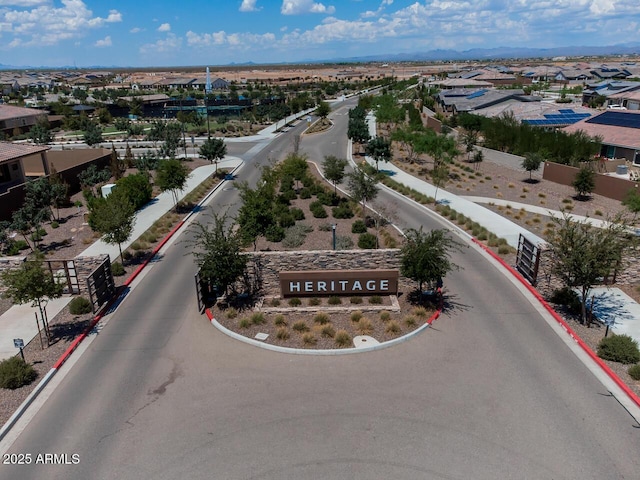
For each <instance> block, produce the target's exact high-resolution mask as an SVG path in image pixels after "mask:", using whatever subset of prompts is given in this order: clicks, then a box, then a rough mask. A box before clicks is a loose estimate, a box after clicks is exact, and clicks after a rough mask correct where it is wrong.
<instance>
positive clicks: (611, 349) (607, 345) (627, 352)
mask: <svg viewBox="0 0 640 480" xmlns="http://www.w3.org/2000/svg"><path fill="white" fill-rule="evenodd" d="M598 356H599V357H600V358H602V359H604V360H611V361H612V362H619V363H624V364H625V365H626V364H630V363H637V362H640V350H638V342H636V341H635V340H634V339H633V338H631V337H630V336H629V335H611V336H610V337H605V338H603V339H602V340H600V343H599V344H598Z"/></svg>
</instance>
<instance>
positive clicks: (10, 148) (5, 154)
mask: <svg viewBox="0 0 640 480" xmlns="http://www.w3.org/2000/svg"><path fill="white" fill-rule="evenodd" d="M47 150H49V147H43V146H41V145H24V144H21V143H11V142H0V163H2V162H6V161H7V160H14V159H16V158H21V157H26V156H28V155H33V154H35V153H40V152H46V151H47Z"/></svg>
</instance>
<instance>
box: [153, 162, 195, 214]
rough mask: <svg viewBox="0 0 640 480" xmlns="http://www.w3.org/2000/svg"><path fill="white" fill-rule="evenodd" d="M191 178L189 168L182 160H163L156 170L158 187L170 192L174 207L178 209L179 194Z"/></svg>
mask: <svg viewBox="0 0 640 480" xmlns="http://www.w3.org/2000/svg"><path fill="white" fill-rule="evenodd" d="M187 178H189V168H187V166H186V165H185V164H184V163H182V162H181V161H180V160H177V159H175V158H171V159H169V160H162V161H161V162H160V163H159V164H158V169H157V170H156V185H157V186H158V187H159V188H160V190H162V191H163V192H166V191H170V192H171V194H172V195H173V202H174V206H175V208H176V209H177V208H178V192H180V191H181V190H183V189H184V187H185V186H186V184H187Z"/></svg>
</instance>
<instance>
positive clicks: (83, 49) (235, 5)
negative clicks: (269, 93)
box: [0, 0, 640, 67]
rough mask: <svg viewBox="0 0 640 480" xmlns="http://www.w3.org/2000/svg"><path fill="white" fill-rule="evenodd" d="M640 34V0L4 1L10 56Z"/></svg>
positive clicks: (63, 61) (104, 57) (396, 49)
mask: <svg viewBox="0 0 640 480" xmlns="http://www.w3.org/2000/svg"><path fill="white" fill-rule="evenodd" d="M633 42H635V43H638V42H640V0H422V1H415V0H183V1H176V0H0V63H1V64H5V65H15V66H22V65H32V66H40V65H46V66H63V65H64V66H70V65H77V66H78V67H83V66H89V65H104V66H111V65H117V66H155V65H157V66H166V65H223V64H227V63H231V62H236V63H242V62H256V63H277V62H291V61H304V60H322V59H330V58H346V57H353V56H363V55H375V54H395V53H407V52H419V51H426V50H432V49H455V50H467V49H470V48H476V47H485V48H491V47H501V46H509V47H515V46H531V47H540V48H547V47H559V46H572V45H589V46H591V45H596V46H604V45H614V44H618V43H633Z"/></svg>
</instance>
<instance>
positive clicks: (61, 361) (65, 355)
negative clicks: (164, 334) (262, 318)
mask: <svg viewBox="0 0 640 480" xmlns="http://www.w3.org/2000/svg"><path fill="white" fill-rule="evenodd" d="M241 166H242V163H241V164H240V165H238V166H236V167H235V168H234V169H233V170H232V171H231V173H233V172H235V171H236V170H237V169H238V168H240V167H241ZM225 183H226V180H223V181H222V182H220V183H219V184H217V185H216V186H215V187H214V189H213V190H211V192H209V193H208V194H207V195H206V196H205V197H204V198H203V199H202V200H200V202H198V204H197V205H196V206H195V207H194V208H193V209H192V210H191V212H189V213H188V214H187V216H186V217H185V218H183V219H182V220H180V222H179V223H178V225H176V226H175V227H174V228H173V229H172V230H171V231H170V232H169V233H168V234H167V235H166V236H165V237H164V238H163V239H162V240H161V241H160V243H159V244H158V245H157V246H156V247H155V248H154V249H153V251H152V252H151V254H150V255H149V256H148V257H147V259H146V260H145V261H144V262H143V263H142V264H141V265H140V266H138V268H136V269H135V270H134V271H133V272H132V273H131V275H130V276H129V278H127V280H126V281H125V282H124V286H125V287H128V286H129V285H131V283H132V282H133V281H134V280H135V279H136V278H137V276H138V275H139V274H140V272H142V270H144V268H145V267H146V266H147V265H149V262H151V260H153V258H154V257H155V256H156V255H157V254H158V252H159V251H160V249H161V248H162V247H164V246H165V244H166V243H167V242H168V241H169V240H170V239H171V237H173V235H175V233H176V232H177V231H178V230H180V228H182V227H183V226H184V224H185V222H186V221H187V219H188V218H190V217H191V216H192V215H193V214H194V213H195V212H196V209H197V208H198V207H201V206H202V205H203V204H204V203H205V202H207V201H208V200H209V198H211V196H212V195H213V194H214V193H215V192H217V191H218V189H220V188H221V187H222V185H224V184H225ZM124 293H125V295H126V291H125V292H124ZM123 298H124V295H122V294H121V295H119V296H118V297H116V298H112V299H111V300H110V301H109V302H107V304H106V305H105V306H104V307H102V309H101V310H100V311H99V312H98V314H97V315H96V316H95V317H94V318H93V320H92V321H91V323H90V324H89V325H88V326H87V328H86V329H85V330H84V331H83V332H82V333H81V334H80V335H78V336H77V337H76V338H75V340H74V341H73V342H72V343H71V345H69V347H68V348H67V349H66V350H65V351H64V352H63V353H62V355H60V357H59V358H58V360H57V361H56V363H55V364H54V365H53V367H51V370H49V372H48V373H47V374H46V375H45V377H44V378H43V379H42V380H40V382H39V383H38V385H36V388H35V389H34V390H33V391H32V392H31V393H30V394H29V396H28V397H27V398H26V399H25V400H24V402H22V403H21V404H20V406H19V407H18V408H17V409H16V411H15V412H14V413H13V415H12V416H11V418H9V420H7V422H6V423H5V424H4V425H3V426H2V428H1V429H0V441H1V440H2V439H3V438H4V437H5V436H6V435H7V433H9V431H10V430H11V428H12V427H13V426H14V425H15V423H16V422H17V421H18V420H19V419H20V417H22V415H24V413H25V412H26V411H27V409H28V408H29V406H30V405H31V404H32V403H33V401H34V400H35V399H36V397H37V396H38V395H39V394H40V392H42V390H44V388H45V387H46V386H47V384H48V383H49V382H50V381H51V379H52V378H53V376H54V375H55V374H56V373H57V372H58V370H59V369H60V367H61V366H62V365H64V363H65V362H66V361H67V360H68V359H69V357H70V356H71V354H72V353H73V352H74V351H75V350H76V349H77V348H78V345H80V343H82V341H83V340H84V339H85V338H87V336H88V335H89V333H91V331H92V330H93V329H94V328H95V326H96V325H97V324H98V322H99V321H100V320H102V317H104V315H105V314H106V312H108V311H109V309H110V308H111V307H112V306H113V304H114V303H115V302H116V301H119V300H121V299H123Z"/></svg>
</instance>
